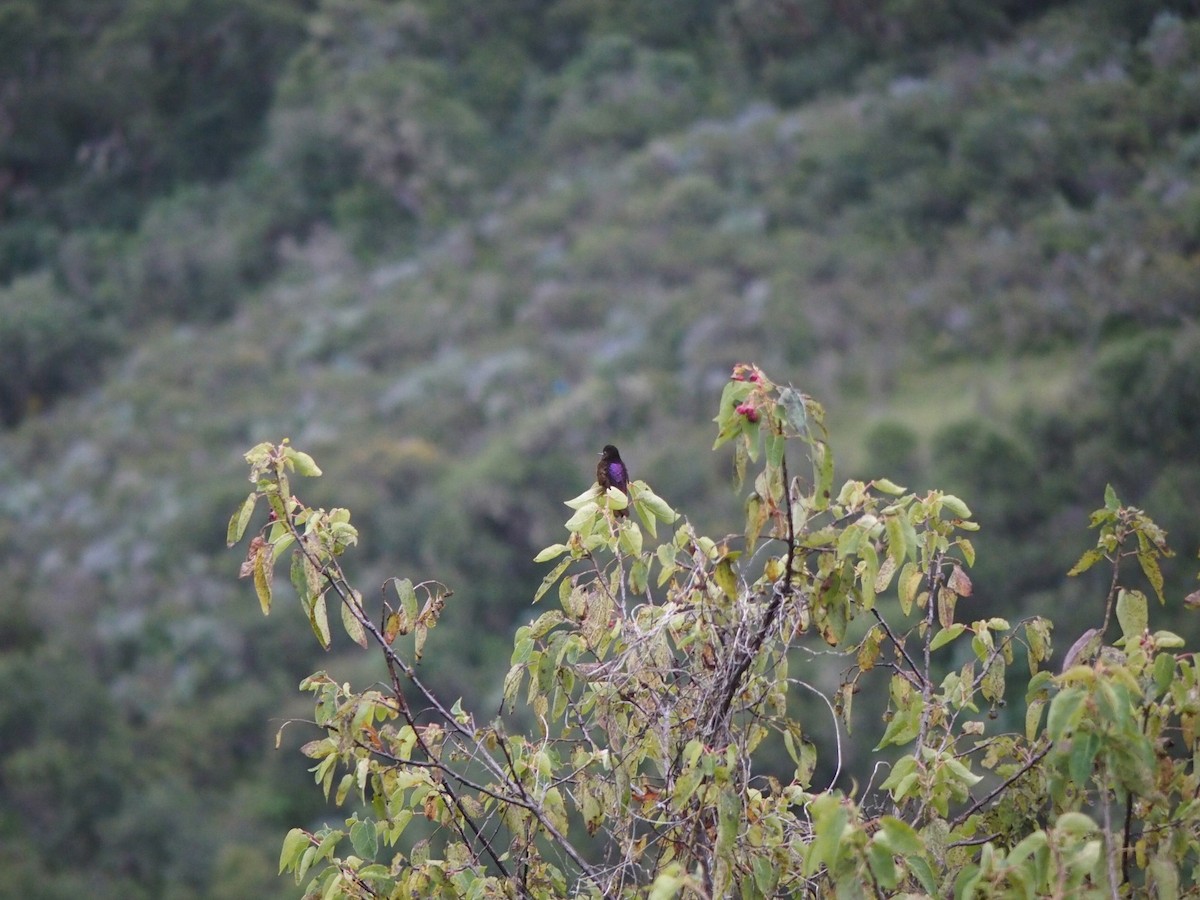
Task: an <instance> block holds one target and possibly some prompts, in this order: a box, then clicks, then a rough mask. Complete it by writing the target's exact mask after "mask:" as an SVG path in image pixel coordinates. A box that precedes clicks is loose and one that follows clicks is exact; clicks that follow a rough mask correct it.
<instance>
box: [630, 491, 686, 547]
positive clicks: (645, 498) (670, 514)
mask: <svg viewBox="0 0 1200 900" xmlns="http://www.w3.org/2000/svg"><path fill="white" fill-rule="evenodd" d="M629 495H630V497H632V498H633V502H634V503H636V504H637V505H638V511H639V512H641V511H642V510H645V511H646V512H648V513H650V515H652V516H653V517H654V518H656V519H658V520H659V521H660V522H663V523H665V524H667V525H670V524H671V523H672V522H674V521H675V520H676V519H678V518H679V513H677V512H675V510H674V509H672V508H671V504H669V503H667V501H666V500H664V499H663V498H662V497H660V496H658V494H656V493H654V491H652V490H650V486H649V485H648V484H646V482H644V481H635V482H633V483H632V484H631V485H630V486H629ZM651 533H652V534H653V533H654V532H653V531H651Z"/></svg>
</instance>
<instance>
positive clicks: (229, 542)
mask: <svg viewBox="0 0 1200 900" xmlns="http://www.w3.org/2000/svg"><path fill="white" fill-rule="evenodd" d="M257 502H258V491H251V492H250V496H248V497H247V498H246V499H245V500H243V501H242V505H241V506H240V507H238V509H237V512H235V513H234V514H233V516H232V518H230V520H229V528H228V529H226V532H225V543H226V546H229V547H232V546H233V545H234V544H236V543H237V542H238V541H240V540H241V539H242V535H243V534H245V533H246V526H247V525H249V524H250V517H251V516H253V515H254V505H255V504H256V503H257Z"/></svg>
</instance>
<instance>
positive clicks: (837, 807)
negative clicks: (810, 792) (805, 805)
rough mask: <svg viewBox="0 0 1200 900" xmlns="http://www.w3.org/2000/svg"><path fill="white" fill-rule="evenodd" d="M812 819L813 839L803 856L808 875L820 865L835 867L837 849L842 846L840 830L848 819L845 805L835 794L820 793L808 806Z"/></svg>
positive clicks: (848, 815)
mask: <svg viewBox="0 0 1200 900" xmlns="http://www.w3.org/2000/svg"><path fill="white" fill-rule="evenodd" d="M809 813H810V815H811V816H812V820H813V832H814V834H813V840H812V843H811V844H809V846H808V852H807V854H806V855H805V858H804V874H805V876H810V875H812V874H814V873H815V872H816V871H817V870H818V869H820V868H821V866H825V867H827V868H828V869H830V870H833V869H835V868H836V863H837V860H838V856H839V853H838V851H839V849H841V846H842V832H844V831H845V829H846V824H847V822H848V821H849V819H850V814H849V812H848V811H847V810H846V807H845V806H843V805H842V802H841V799H840V798H839V797H838V796H837V795H835V794H821V795H819V796H818V797H817V798H816V799H815V800H813V802H812V804H811V805H810V807H809Z"/></svg>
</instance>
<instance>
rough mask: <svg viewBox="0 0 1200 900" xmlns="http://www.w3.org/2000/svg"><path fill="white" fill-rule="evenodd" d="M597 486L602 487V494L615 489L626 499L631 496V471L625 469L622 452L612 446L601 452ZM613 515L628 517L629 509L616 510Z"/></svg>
mask: <svg viewBox="0 0 1200 900" xmlns="http://www.w3.org/2000/svg"><path fill="white" fill-rule="evenodd" d="M596 484H598V485H600V490H601V492H604V491H607V490H608V489H609V488H610V487H615V488H616V489H617V490H618V491H620V492H621V493H622V494H624V495H625V496H626V497H628V496H629V469H627V468H626V467H625V463H624V462H623V461H622V460H621V454H620V452H619V451H618V450H617V448H616V447H614V446H613V445H612V444H605V445H604V449H603V450H601V451H600V462H598V463H597V464H596ZM613 513H614V514H615V515H618V516H627V515H629V507H628V506H626V507H625V508H624V509H614V510H613Z"/></svg>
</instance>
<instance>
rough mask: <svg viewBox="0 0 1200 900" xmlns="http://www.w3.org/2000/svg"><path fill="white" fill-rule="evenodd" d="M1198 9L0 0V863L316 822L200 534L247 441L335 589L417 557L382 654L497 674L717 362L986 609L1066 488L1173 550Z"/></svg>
mask: <svg viewBox="0 0 1200 900" xmlns="http://www.w3.org/2000/svg"><path fill="white" fill-rule="evenodd" d="M1197 12H1198V10H1197V8H1196V7H1195V4H1194V3H1191V2H1188V0H1179V2H1163V3H1145V2H1133V0H1076V2H1057V3H1056V2H1033V0H1025V2H1021V0H1011V2H1004V3H995V2H988V0H945V2H939V3H936V4H928V3H908V2H892V0H889V2H887V3H883V4H879V3H875V2H855V0H849V2H847V0H840V2H833V0H829V2H825V0H734V2H726V3H715V2H713V3H708V2H680V3H672V2H663V0H657V2H651V0H623V2H618V3H614V2H595V3H592V2H587V0H558V2H538V0H491V2H478V3H474V4H472V5H471V12H470V15H463V14H462V9H461V6H460V5H459V4H454V3H445V2H437V0H418V2H407V3H394V2H380V0H312V2H299V0H292V2H285V0H223V2H218V3H213V2H201V0H172V2H170V3H161V2H148V0H147V2H134V0H125V2H115V0H108V2H96V0H87V2H83V0H58V2H54V3H46V2H31V0H4V2H0V41H3V42H4V45H5V46H4V47H3V48H0V419H2V420H3V422H4V425H5V431H4V432H3V434H2V435H0V485H2V487H3V489H2V491H0V510H2V513H0V538H2V540H0V546H2V547H3V550H2V551H0V572H2V574H3V581H2V583H3V584H4V594H3V603H0V673H2V681H3V684H4V686H5V690H4V691H3V692H2V694H0V872H3V875H2V876H0V881H2V883H0V894H3V895H4V896H14V897H16V896H21V897H56V896H63V897H74V896H78V895H79V894H80V893H81V892H82V891H84V887H82V886H84V885H86V892H87V893H88V894H89V895H90V896H96V897H106V896H112V897H118V896H119V897H137V896H146V897H151V896H153V897H200V896H205V897H244V896H288V895H290V894H291V891H292V890H294V888H291V885H290V884H289V883H288V882H286V881H280V880H278V879H276V877H275V874H274V873H275V868H276V863H277V860H278V847H279V836H280V834H281V833H282V831H283V830H284V829H286V828H287V827H290V826H291V825H293V824H295V823H296V822H297V821H305V820H314V821H317V820H319V819H320V818H321V816H322V815H324V814H325V812H324V807H323V805H321V803H320V796H319V794H317V793H316V792H314V791H313V790H312V789H311V776H310V775H309V774H308V773H307V772H305V770H304V765H305V764H304V761H303V760H302V759H300V758H299V757H298V756H297V755H296V754H295V753H293V752H290V750H289V745H288V742H286V741H285V748H284V750H283V751H282V752H276V751H275V750H274V749H273V735H274V731H275V728H276V727H277V723H272V722H270V721H268V719H269V718H270V717H271V716H278V715H279V712H280V709H281V704H284V703H287V702H289V701H288V700H287V699H283V698H294V701H293V702H295V703H296V707H295V712H297V714H303V711H304V709H305V707H306V702H305V701H304V700H303V699H301V698H299V697H296V695H295V686H296V683H297V682H298V681H299V679H300V678H301V677H302V676H303V675H305V674H307V673H308V672H310V671H311V670H312V669H313V668H316V667H317V664H316V663H315V661H314V658H313V653H312V649H311V648H310V644H311V641H310V639H309V638H308V636H307V634H306V629H305V627H304V623H303V621H289V619H288V618H287V617H276V618H273V619H272V620H270V621H269V622H266V621H264V620H263V619H262V616H261V614H260V613H259V611H258V610H257V609H256V608H254V604H253V603H252V602H247V601H246V599H245V597H244V596H241V595H240V594H239V592H238V586H237V585H236V583H235V582H234V581H233V578H232V576H233V575H234V574H235V573H236V563H235V561H233V560H231V559H230V557H229V555H228V554H227V553H226V552H225V550H224V543H223V536H224V525H225V521H226V519H227V516H228V510H229V508H230V507H232V506H233V505H235V504H236V502H237V501H238V499H239V497H238V493H239V492H238V491H237V490H236V485H237V484H238V482H239V479H240V478H241V458H240V454H241V453H242V451H244V449H245V448H246V447H247V446H249V445H250V444H252V443H254V442H257V441H259V440H268V439H269V440H278V439H279V438H280V437H281V436H284V435H290V436H291V437H292V438H293V439H294V440H295V441H296V442H297V444H300V445H302V446H304V447H306V448H307V449H310V450H311V451H313V452H314V454H315V455H317V456H318V457H319V458H320V459H321V461H322V465H323V467H324V468H325V470H326V475H327V477H326V478H325V479H322V482H323V485H322V489H336V491H337V496H338V501H339V503H341V504H344V505H347V506H350V507H352V508H353V509H354V511H355V517H356V520H357V521H358V522H359V525H360V527H361V528H362V532H363V535H364V543H363V546H362V547H361V548H360V552H359V553H358V555H357V556H356V559H355V565H357V566H359V567H360V571H358V572H356V573H355V574H356V582H357V583H358V584H360V585H370V584H376V583H381V582H382V581H383V580H384V578H386V577H388V576H390V575H392V574H395V573H397V572H400V571H404V572H410V573H412V574H413V575H414V576H415V577H436V578H438V579H440V580H442V581H444V582H446V583H447V584H449V585H450V586H451V587H452V588H454V590H455V592H456V593H455V596H454V598H453V601H452V602H451V603H450V604H449V605H448V607H447V610H446V614H445V621H444V622H443V624H442V626H441V628H440V629H439V632H438V634H437V637H436V640H437V641H441V642H443V643H442V644H441V647H440V648H439V647H434V648H431V650H430V652H429V653H428V654H427V656H426V658H425V660H424V661H423V662H422V667H423V669H424V670H425V671H426V677H427V678H428V679H429V680H430V681H432V682H434V683H436V684H437V685H438V687H439V691H440V693H443V694H445V695H449V696H457V695H459V694H462V695H464V696H466V697H469V698H473V699H476V700H482V699H487V698H491V699H493V700H498V696H499V695H498V691H499V685H498V684H496V683H495V681H494V679H495V677H496V676H495V673H496V672H497V671H499V670H500V668H501V667H502V666H503V664H504V660H506V659H507V657H508V654H509V651H510V649H511V635H512V633H513V632H514V631H515V629H516V627H518V625H520V624H522V623H524V622H525V621H527V620H528V618H529V617H530V611H529V609H528V603H529V600H530V598H531V597H532V595H533V591H534V590H535V589H536V586H537V584H538V583H539V581H540V579H541V577H542V574H543V572H542V571H541V567H539V566H536V565H535V564H533V562H532V558H533V556H534V554H535V553H537V551H538V550H539V549H540V548H541V547H543V546H545V545H547V544H549V543H551V542H553V541H554V540H556V539H557V530H558V528H559V526H560V524H561V518H562V507H561V506H560V503H561V501H562V500H563V499H564V498H567V497H572V496H575V495H576V494H578V493H579V491H580V490H582V488H583V487H585V486H586V484H587V483H589V482H590V480H591V464H592V462H593V460H594V454H595V452H596V450H597V449H598V447H599V446H600V445H602V444H603V443H606V442H608V441H613V442H615V443H617V444H618V445H619V446H621V448H622V452H623V455H624V456H625V458H626V459H627V460H629V461H630V463H631V465H632V467H633V470H634V475H635V477H645V478H647V479H649V480H650V481H651V483H653V484H654V486H655V490H656V491H658V493H660V494H661V495H662V496H663V497H665V498H667V499H668V500H669V501H670V502H672V503H674V504H676V505H678V506H686V508H687V509H688V510H689V514H690V515H691V516H693V517H694V519H696V520H697V521H696V524H697V526H698V527H699V528H701V529H703V530H708V529H709V526H710V525H713V526H715V525H716V524H717V523H724V522H727V521H729V518H728V516H727V515H726V513H728V512H729V510H730V507H731V505H732V504H735V503H736V502H737V501H736V500H735V498H734V496H733V494H732V493H731V492H730V491H729V490H728V466H727V464H726V463H727V461H726V460H722V459H720V458H719V457H713V456H711V455H710V454H707V453H699V454H697V453H685V452H682V451H681V448H684V447H696V446H704V445H705V441H704V440H703V439H697V437H698V436H699V435H702V434H704V435H707V427H708V419H709V416H710V415H711V408H712V403H713V400H714V398H715V397H716V396H717V394H718V392H719V389H720V386H721V385H722V384H723V383H724V382H725V380H726V379H727V377H728V374H729V370H730V366H731V365H732V364H733V363H734V362H736V361H739V360H742V359H750V358H753V359H756V360H759V361H761V362H762V363H763V364H764V365H765V366H766V367H767V368H768V369H769V370H770V371H772V372H773V373H774V374H775V376H776V377H778V378H781V379H782V378H786V380H789V381H791V382H792V383H795V384H797V385H800V386H803V388H804V389H805V390H806V391H808V392H809V393H811V394H813V395H815V396H817V397H818V398H820V399H821V400H822V401H824V402H825V403H826V405H827V406H828V407H829V410H830V415H831V420H832V422H833V425H834V427H833V433H834V434H835V436H838V440H839V444H838V446H837V450H838V452H839V456H840V458H841V459H843V460H845V461H846V462H847V463H848V464H849V469H850V472H849V473H848V474H861V475H863V476H866V477H870V476H873V475H877V474H881V473H885V472H886V473H887V474H888V475H889V476H890V477H892V478H903V479H907V480H908V481H909V485H908V486H909V487H910V488H914V489H921V488H923V487H927V486H932V485H936V486H938V487H942V488H945V489H947V490H951V491H955V492H957V493H959V494H960V495H961V496H964V497H967V498H969V499H970V501H971V506H972V509H973V512H974V513H975V516H976V518H977V520H978V521H979V522H980V524H981V526H982V528H983V530H982V532H981V533H980V535H979V540H978V542H977V543H978V545H979V549H980V552H979V558H980V568H979V570H978V571H977V572H975V573H974V580H975V598H976V599H975V600H974V601H973V602H975V603H977V604H978V605H979V607H980V609H981V610H982V611H981V613H980V614H981V615H990V614H992V613H996V614H1002V615H1004V616H1006V617H1009V618H1012V619H1013V620H1016V619H1018V618H1021V617H1023V616H1025V615H1027V614H1029V613H1031V612H1036V611H1038V610H1040V609H1043V608H1046V607H1051V606H1052V607H1053V608H1055V609H1056V610H1058V611H1059V612H1060V614H1059V615H1058V616H1056V625H1057V627H1058V629H1059V631H1058V634H1059V635H1061V636H1062V637H1061V640H1062V641H1063V642H1064V646H1068V645H1069V642H1070V640H1073V637H1074V633H1078V632H1081V631H1082V630H1083V628H1084V627H1086V624H1085V623H1087V624H1091V623H1092V621H1093V620H1094V618H1095V613H1096V610H1095V609H1094V608H1093V607H1092V606H1091V605H1088V603H1089V601H1088V600H1086V599H1085V598H1094V597H1095V596H1097V595H1102V593H1103V592H1097V591H1095V590H1094V585H1089V584H1088V583H1087V582H1086V581H1081V582H1079V583H1078V584H1077V583H1076V582H1071V583H1069V584H1068V586H1067V587H1063V581H1062V578H1061V575H1062V573H1063V572H1064V571H1065V570H1066V569H1067V568H1068V567H1069V566H1070V565H1071V563H1072V562H1073V561H1074V560H1075V559H1076V558H1077V557H1078V555H1079V552H1080V550H1081V537H1080V536H1081V534H1082V526H1083V524H1084V523H1085V522H1086V512H1087V511H1088V510H1090V509H1091V508H1092V507H1093V506H1094V505H1095V498H1097V497H1098V496H1100V495H1101V493H1102V491H1103V487H1104V485H1105V483H1107V482H1112V483H1113V484H1114V485H1115V486H1116V488H1117V491H1118V493H1119V494H1120V496H1121V497H1122V499H1123V500H1125V501H1126V502H1129V503H1133V504H1136V505H1138V506H1141V507H1143V508H1146V509H1147V510H1148V511H1149V512H1150V513H1151V515H1153V516H1154V518H1155V519H1156V521H1158V522H1159V523H1160V524H1161V525H1163V526H1164V527H1165V528H1166V529H1167V530H1168V531H1169V532H1170V535H1171V543H1172V545H1173V546H1174V547H1176V548H1178V549H1179V550H1181V551H1182V553H1181V556H1184V557H1187V556H1190V555H1191V554H1192V552H1193V551H1194V549H1195V548H1196V547H1197V545H1198V544H1200V526H1198V525H1197V520H1196V517H1195V515H1194V511H1193V507H1194V498H1195V497H1196V496H1197V493H1198V491H1200V466H1198V464H1197V462H1196V458H1195V453H1194V449H1193V448H1194V447H1196V446H1197V442H1198V440H1200V412H1198V410H1200V361H1198V360H1200V352H1198V351H1200V331H1198V329H1197V325H1196V322H1195V317H1196V313H1197V309H1198V307H1200V293H1198V292H1197V289H1196V285H1197V284H1200V278H1198V277H1197V276H1198V275H1200V272H1198V271H1197V267H1198V260H1200V255H1198V250H1200V188H1197V184H1198V181H1197V177H1196V176H1197V169H1198V168H1200V81H1198V80H1197V79H1196V76H1195V72H1196V68H1197V60H1198V58H1200V24H1198V23H1197V21H1196V18H1195V17H1196V14H1197ZM842 442H844V443H842ZM334 486H336V488H334ZM355 491H357V492H359V494H358V495H354V493H353V492H355ZM347 492H350V494H349V495H348V494H347ZM314 499H315V500H316V501H317V502H321V497H320V496H317V497H316V498H314ZM685 501H686V502H685ZM708 517H711V518H708ZM706 519H707V520H706ZM1184 562H1185V563H1186V559H1185V560H1184ZM1190 568H1191V567H1190V566H1188V565H1179V564H1178V562H1177V563H1176V565H1174V566H1167V567H1166V569H1165V574H1166V578H1167V588H1166V589H1167V592H1168V594H1170V595H1172V596H1176V597H1177V596H1179V595H1180V594H1182V593H1186V592H1187V591H1188V590H1190V585H1189V583H1188V579H1190V577H1191V574H1190ZM1076 606H1078V608H1076ZM1168 627H1171V628H1172V629H1173V630H1175V631H1177V632H1179V633H1180V634H1183V635H1184V636H1186V637H1188V638H1189V640H1194V639H1195V637H1196V631H1197V629H1196V625H1195V624H1194V623H1193V622H1191V621H1190V620H1184V621H1181V622H1178V623H1171V624H1169V625H1168ZM1073 628H1074V629H1075V632H1074V633H1073V631H1072V629H1073ZM468 629H469V630H468ZM342 649H343V648H342V647H341V646H340V645H338V644H337V643H335V645H334V649H333V651H332V656H331V657H330V658H327V659H323V660H322V661H321V662H320V665H321V666H322V667H325V668H328V669H329V670H330V671H331V672H333V673H334V674H335V675H337V676H339V677H347V678H349V677H354V678H356V679H362V678H370V677H372V673H371V672H370V671H365V672H364V671H359V670H357V669H356V668H355V667H356V666H359V667H361V666H362V664H361V663H357V662H355V661H354V660H353V658H351V657H345V656H343V654H342V652H341V651H342ZM374 677H378V674H377V673H376V674H375V676H374ZM289 740H291V738H289ZM299 741H300V738H298V737H297V738H296V739H295V742H296V743H299ZM296 743H293V744H291V745H290V746H291V748H292V749H294V747H295V746H296Z"/></svg>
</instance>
